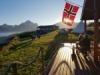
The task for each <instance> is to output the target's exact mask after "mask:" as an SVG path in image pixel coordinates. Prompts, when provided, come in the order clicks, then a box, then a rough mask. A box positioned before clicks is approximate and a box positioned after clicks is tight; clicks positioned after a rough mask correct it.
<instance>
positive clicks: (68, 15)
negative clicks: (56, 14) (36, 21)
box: [62, 2, 79, 26]
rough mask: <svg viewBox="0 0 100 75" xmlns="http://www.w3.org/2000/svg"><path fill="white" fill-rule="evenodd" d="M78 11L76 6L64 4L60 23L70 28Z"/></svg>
mask: <svg viewBox="0 0 100 75" xmlns="http://www.w3.org/2000/svg"><path fill="white" fill-rule="evenodd" d="M78 9H79V7H78V6H74V5H71V4H69V3H67V2H66V4H65V8H64V12H63V17H62V22H63V23H64V24H66V25H68V26H72V24H73V23H74V19H75V16H76V13H77V11H78Z"/></svg>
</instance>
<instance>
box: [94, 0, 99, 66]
mask: <svg viewBox="0 0 100 75" xmlns="http://www.w3.org/2000/svg"><path fill="white" fill-rule="evenodd" d="M94 23H95V25H94V62H95V64H96V65H99V64H100V62H99V61H98V56H99V53H98V35H99V34H98V18H97V10H96V2H95V0H94Z"/></svg>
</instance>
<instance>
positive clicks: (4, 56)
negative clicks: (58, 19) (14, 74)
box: [0, 31, 58, 75]
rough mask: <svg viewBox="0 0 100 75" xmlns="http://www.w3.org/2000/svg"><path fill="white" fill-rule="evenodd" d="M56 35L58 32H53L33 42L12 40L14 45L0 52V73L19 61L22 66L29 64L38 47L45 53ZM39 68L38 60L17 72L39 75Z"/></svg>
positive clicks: (40, 65)
mask: <svg viewBox="0 0 100 75" xmlns="http://www.w3.org/2000/svg"><path fill="white" fill-rule="evenodd" d="M57 34H58V31H54V32H51V33H49V34H46V35H44V36H42V37H41V38H36V39H35V40H31V39H30V40H26V41H16V40H13V41H12V42H14V43H15V44H14V45H12V44H9V45H7V46H5V47H4V49H3V50H2V51H1V52H0V72H3V71H4V70H5V69H6V68H7V67H6V66H7V65H9V64H10V63H12V62H13V61H20V62H22V63H24V64H27V63H29V62H31V61H32V58H33V57H35V56H36V55H37V53H38V51H39V47H43V48H44V51H45V53H46V51H47V49H48V46H49V43H50V42H52V41H53V40H54V38H55V36H56V35H57ZM41 67H42V63H41V61H40V60H39V59H38V60H37V61H36V62H34V63H33V64H32V65H30V66H28V67H26V68H25V70H19V72H20V73H21V75H30V72H31V74H32V75H38V74H37V73H41V72H40V71H41ZM0 75H1V73H0Z"/></svg>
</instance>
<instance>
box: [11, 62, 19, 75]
mask: <svg viewBox="0 0 100 75" xmlns="http://www.w3.org/2000/svg"><path fill="white" fill-rule="evenodd" d="M12 70H13V75H18V72H17V63H16V62H14V63H12Z"/></svg>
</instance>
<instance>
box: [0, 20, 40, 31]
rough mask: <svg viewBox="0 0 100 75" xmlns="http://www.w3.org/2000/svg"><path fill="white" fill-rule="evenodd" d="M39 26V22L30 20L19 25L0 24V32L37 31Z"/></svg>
mask: <svg viewBox="0 0 100 75" xmlns="http://www.w3.org/2000/svg"><path fill="white" fill-rule="evenodd" d="M37 27H38V24H37V23H33V22H31V21H29V20H27V21H25V22H23V23H21V24H19V25H7V24H3V25H0V32H27V31H35V30H36V29H37Z"/></svg>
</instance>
